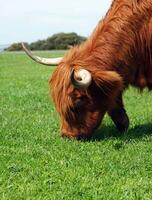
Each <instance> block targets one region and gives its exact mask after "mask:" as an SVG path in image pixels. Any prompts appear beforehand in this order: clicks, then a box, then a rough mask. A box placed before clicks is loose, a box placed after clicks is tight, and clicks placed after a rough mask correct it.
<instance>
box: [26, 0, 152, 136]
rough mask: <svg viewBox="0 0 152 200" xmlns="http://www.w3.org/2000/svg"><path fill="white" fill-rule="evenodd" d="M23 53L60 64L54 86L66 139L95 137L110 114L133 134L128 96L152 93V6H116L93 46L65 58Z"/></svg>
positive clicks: (128, 1) (135, 1)
mask: <svg viewBox="0 0 152 200" xmlns="http://www.w3.org/2000/svg"><path fill="white" fill-rule="evenodd" d="M101 6H102V5H101ZM23 47H24V50H25V51H26V53H27V54H28V55H29V56H30V57H31V58H32V59H34V60H35V61H37V62H39V63H42V64H46V65H54V64H58V67H57V68H56V70H55V71H54V73H53V76H52V78H51V80H50V82H49V84H50V88H51V93H52V96H53V100H54V103H55V106H56V109H57V111H58V112H59V114H60V118H61V133H62V136H67V137H69V138H88V137H90V136H91V135H92V133H93V131H94V130H95V129H96V128H97V127H98V126H99V125H100V123H101V121H102V119H103V117H104V115H105V113H108V115H109V116H110V117H111V119H112V120H113V122H114V123H115V125H116V127H117V128H118V129H119V130H120V131H124V130H127V128H128V126H129V118H128V116H127V113H126V111H125V108H124V104H123V99H122V95H123V92H124V90H125V89H126V88H127V87H128V86H129V85H132V86H135V87H138V88H139V89H140V90H142V89H144V88H145V87H147V88H148V89H149V90H151V89H152V0H113V2H112V5H111V7H110V9H109V11H108V12H107V14H106V16H105V17H104V19H102V20H101V21H100V22H99V24H98V25H97V27H96V29H95V30H94V32H93V33H92V35H91V36H90V37H89V38H88V39H87V41H85V42H84V43H82V44H81V45H79V46H75V47H73V48H72V49H70V50H69V52H68V53H66V55H65V56H64V58H58V59H47V58H40V57H38V56H35V55H33V54H32V53H31V52H30V51H29V50H28V49H27V48H26V47H25V46H24V44H23Z"/></svg>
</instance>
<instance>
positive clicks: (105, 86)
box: [93, 71, 123, 97]
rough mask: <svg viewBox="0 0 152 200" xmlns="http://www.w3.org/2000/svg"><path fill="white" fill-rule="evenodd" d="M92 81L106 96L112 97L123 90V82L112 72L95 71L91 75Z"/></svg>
mask: <svg viewBox="0 0 152 200" xmlns="http://www.w3.org/2000/svg"><path fill="white" fill-rule="evenodd" d="M93 80H94V82H95V84H96V85H97V87H99V88H100V89H101V91H102V92H103V93H104V94H105V95H107V96H111V97H114V96H116V95H117V94H118V93H119V92H120V91H121V90H122V89H123V80H122V78H121V76H120V75H119V74H118V73H117V72H114V71H96V72H94V73H93Z"/></svg>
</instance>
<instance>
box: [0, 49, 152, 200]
mask: <svg viewBox="0 0 152 200" xmlns="http://www.w3.org/2000/svg"><path fill="white" fill-rule="evenodd" d="M39 54H40V55H43V56H49V55H50V54H52V56H58V55H62V54H63V52H52V53H50V52H41V53H39ZM53 70H54V68H48V67H46V66H41V65H39V64H36V63H34V62H33V61H31V60H30V59H28V58H27V57H26V56H25V55H24V54H23V53H1V54H0V200H62V199H64V200H152V93H148V92H147V91H144V93H143V94H139V93H138V92H137V91H136V90H135V89H132V88H130V89H129V90H128V91H127V92H126V93H125V95H124V99H125V104H126V109H127V111H128V115H129V117H130V123H131V124H130V129H129V130H128V132H126V133H124V134H120V133H119V132H117V130H116V129H115V127H114V125H113V123H112V122H111V120H110V119H109V118H108V117H107V116H106V117H105V119H104V121H103V124H102V126H101V127H100V128H99V130H97V131H96V133H95V134H94V136H93V137H92V139H91V140H90V141H87V142H83V141H71V140H68V139H63V138H61V137H60V136H59V118H58V114H57V112H56V110H55V108H54V105H53V103H52V101H51V100H50V97H49V93H48V80H49V77H50V75H51V73H52V72H53Z"/></svg>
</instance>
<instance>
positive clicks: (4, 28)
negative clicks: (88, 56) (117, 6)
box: [0, 0, 112, 45]
mask: <svg viewBox="0 0 152 200" xmlns="http://www.w3.org/2000/svg"><path fill="white" fill-rule="evenodd" d="M111 1H112V0H0V8H1V12H0V27H1V30H0V45H2V44H11V43H13V42H21V41H24V42H33V41H36V40H38V39H46V38H47V37H49V36H51V35H52V34H54V33H58V32H76V33H78V34H80V35H82V36H89V35H90V34H91V32H92V31H93V30H94V28H95V27H96V25H97V23H98V21H99V20H100V19H101V18H102V17H104V15H105V14H106V12H107V10H108V8H109V6H110V4H111Z"/></svg>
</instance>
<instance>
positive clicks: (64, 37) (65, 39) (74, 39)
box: [5, 33, 86, 51]
mask: <svg viewBox="0 0 152 200" xmlns="http://www.w3.org/2000/svg"><path fill="white" fill-rule="evenodd" d="M85 40H86V37H83V36H80V35H78V34H76V33H57V34H54V35H52V36H51V37H48V38H47V39H46V40H38V41H36V42H32V43H30V44H28V43H25V44H26V45H28V46H29V48H30V49H31V50H51V49H52V50H61V49H69V48H70V47H71V46H74V45H78V44H80V43H82V42H84V41H85ZM5 50H6V51H21V50H22V46H21V43H13V44H12V45H11V46H9V47H8V48H6V49H5Z"/></svg>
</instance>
